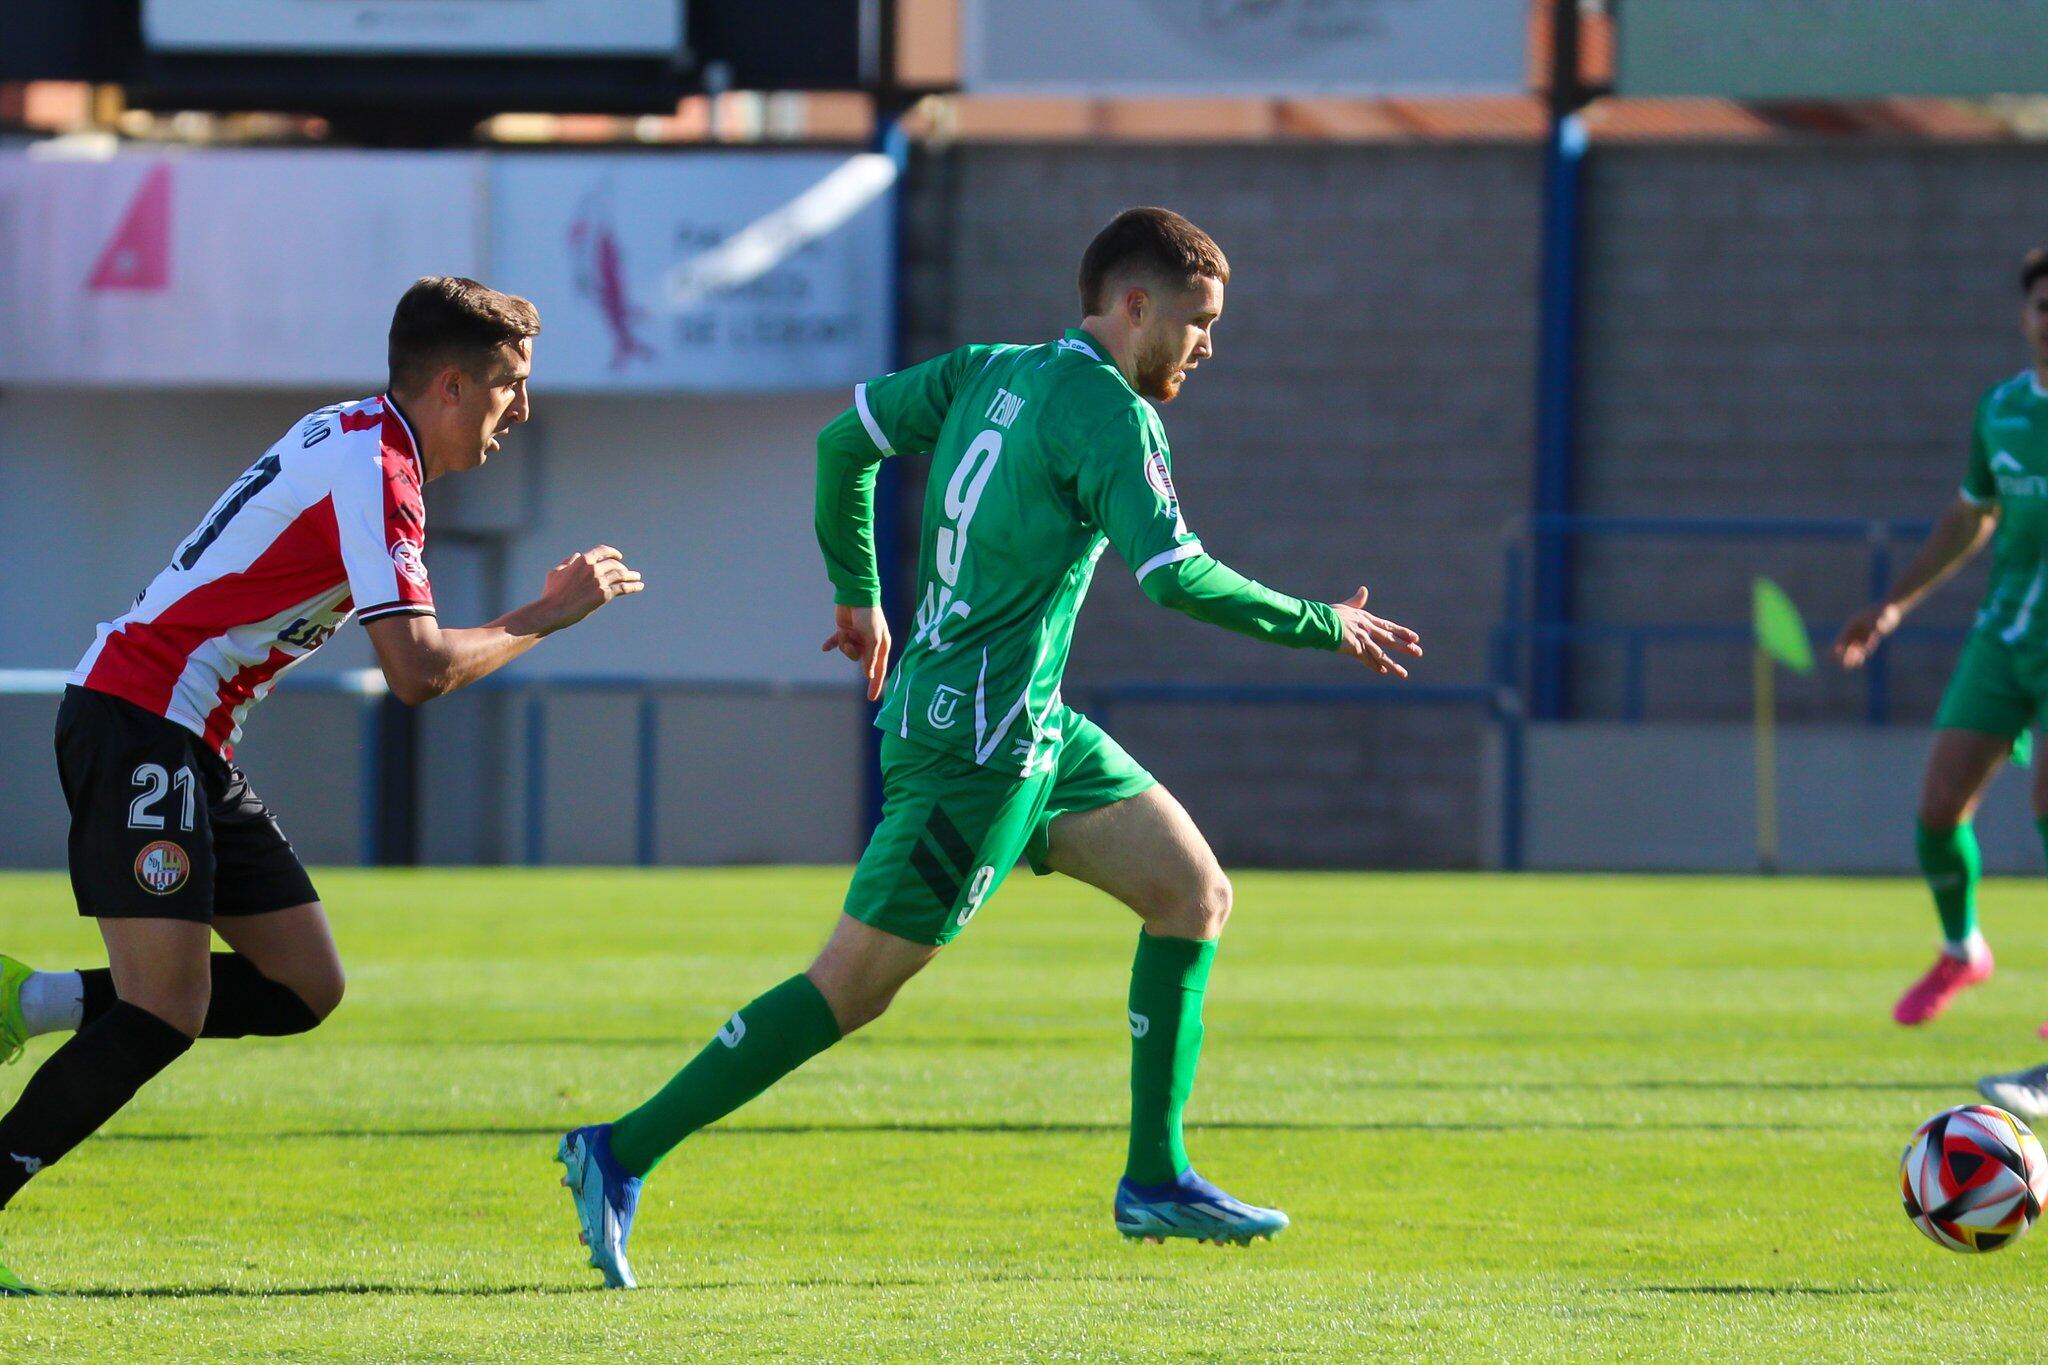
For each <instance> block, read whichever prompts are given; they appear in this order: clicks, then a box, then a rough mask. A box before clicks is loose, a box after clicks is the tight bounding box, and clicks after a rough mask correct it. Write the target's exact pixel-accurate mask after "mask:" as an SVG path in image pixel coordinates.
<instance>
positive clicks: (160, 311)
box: [0, 149, 895, 392]
mask: <svg viewBox="0 0 2048 1365" xmlns="http://www.w3.org/2000/svg"><path fill="white" fill-rule="evenodd" d="M894 180H895V168H894V165H893V163H891V162H890V161H889V160H888V159H887V158H885V157H880V156H871V155H869V156H853V157H848V156H844V155H835V154H814V153H800V154H790V155H786V156H785V155H777V154H772V153H768V154H761V153H733V154H721V153H711V154H701V155H698V154H693V155H685V156H649V155H635V154H614V153H596V154H591V155H577V154H567V153H564V154H556V153H536V154H532V155H486V154H478V153H449V152H443V153H393V152H341V151H328V150H324V149H323V150H319V151H262V152H219V151H194V152H187V153H181V154H180V153H150V154H144V153H135V154H128V153H123V154H121V155H118V156H114V157H112V158H105V159H91V160H79V159H73V160H59V159H49V158H46V157H39V156H30V155H25V154H15V155H11V156H0V383H26V384H87V385H128V386H138V385H139V386H150V385H165V386H187V387H198V386H210V387H231V388H266V387H281V386H328V385H342V386H369V387H374V386H375V385H377V384H378V383H380V382H381V381H382V379H383V375H384V347H385V335H386V332H387V330H388V328H389V326H390V321H391V308H392V305H393V304H394V303H396V302H397V300H398V296H399V295H400V294H401V293H403V292H404V290H405V288H406V286H407V285H409V284H411V283H412V281H413V280H414V279H416V278H418V277H419V276H421V275H469V276H473V277H475V278H478V279H481V280H483V281H485V282H486V283H488V284H490V285H492V286H493V287H495V288H499V289H504V290H507V291H509V292H512V293H518V294H524V295H526V296H527V297H529V298H531V299H532V300H533V301H534V302H535V303H536V304H538V305H539V306H540V309H541V321H542V329H543V330H542V336H541V339H540V343H539V344H540V346H541V347H542V348H543V355H544V360H543V363H542V372H543V375H544V377H545V381H546V386H547V387H548V388H550V389H556V390H565V391H582V392H610V391H620V390H624V391H636V392H672V391H680V390H707V391H727V392H733V391H744V392H771V391H778V390H789V389H806V388H812V389H815V388H836V387H839V386H841V385H848V384H852V383H855V382H857V381H859V380H862V379H866V378H868V377H870V376H872V375H876V374H879V373H881V372H882V371H884V370H886V369H888V368H889V365H890V361H891V359H892V347H891V342H892V337H891V335H890V328H891V323H890V317H891V312H890V306H889V305H890V299H889V289H890V281H889V276H890V271H889V268H888V266H889V261H890V259H891V251H892V236H891V227H890V222H889V215H890V212H891V206H890V199H889V195H888V191H889V189H890V187H891V186H892V185H893V183H894Z"/></svg>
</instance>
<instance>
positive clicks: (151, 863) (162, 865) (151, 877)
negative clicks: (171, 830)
mask: <svg viewBox="0 0 2048 1365" xmlns="http://www.w3.org/2000/svg"><path fill="white" fill-rule="evenodd" d="M191 877H192V859H191V857H190V856H189V855H188V854H187V853H186V852H185V850H184V849H182V848H179V847H178V846H177V845H176V844H174V843H172V842H171V841H170V840H168V839H159V840H157V841H156V842H155V843H153V844H151V845H149V846H148V847H147V848H144V849H143V850H142V852H140V853H138V854H136V855H135V882H136V885H138V886H140V887H141V888H142V889H143V890H144V891H147V892H149V894H150V895H152V896H168V895H170V894H171V893H172V892H173V891H176V890H177V889H178V888H180V887H182V886H183V885H184V884H185V883H186V882H187V881H189V880H190V879H191Z"/></svg>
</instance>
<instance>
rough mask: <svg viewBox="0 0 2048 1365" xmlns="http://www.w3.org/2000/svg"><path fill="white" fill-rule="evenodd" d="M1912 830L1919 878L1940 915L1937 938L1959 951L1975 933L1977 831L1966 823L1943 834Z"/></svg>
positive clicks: (1978, 871) (1978, 862)
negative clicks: (1929, 893)
mask: <svg viewBox="0 0 2048 1365" xmlns="http://www.w3.org/2000/svg"><path fill="white" fill-rule="evenodd" d="M1913 829H1914V836H1915V837H1914V841H1913V844H1914V850H1915V852H1917V853H1918V854H1919V856H1920V874H1921V875H1922V876H1924V877H1925V878H1926V879H1927V889H1928V890H1930V891H1932V892H1933V893H1934V908H1935V909H1936V910H1937V911H1939V912H1940V914H1941V936H1942V937H1943V938H1944V939H1947V940H1948V942H1949V945H1950V946H1951V947H1961V946H1962V945H1964V944H1966V943H1968V942H1969V941H1970V937H1971V935H1973V934H1975V933H1976V932H1977V879H1978V877H1979V875H1980V874H1981V872H1982V870H1983V858H1982V857H1981V855H1980V854H1979V853H1978V851H1977V831H1976V830H1975V829H1974V828H1973V827H1972V826H1971V825H1970V823H1969V822H1968V821H1967V820H1966V821H1964V822H1963V823H1962V824H1960V825H1957V826H1956V827H1955V828H1954V829H1952V830H1949V831H1947V832H1945V833H1944V832H1939V831H1936V830H1931V829H1929V828H1927V826H1926V825H1923V824H1918V823H1916V824H1915V825H1914V827H1913ZM2044 837H2048V836H2044Z"/></svg>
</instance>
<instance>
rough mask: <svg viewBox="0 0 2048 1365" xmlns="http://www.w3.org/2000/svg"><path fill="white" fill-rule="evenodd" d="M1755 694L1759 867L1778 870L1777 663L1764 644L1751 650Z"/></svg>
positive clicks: (1773, 870)
mask: <svg viewBox="0 0 2048 1365" xmlns="http://www.w3.org/2000/svg"><path fill="white" fill-rule="evenodd" d="M1750 660H1751V663H1750V677H1751V680H1752V681H1753V683H1754V687H1753V688H1752V689H1751V690H1752V691H1753V692H1754V693H1755V697H1756V722H1755V733H1756V870H1757V871H1759V872H1761V873H1763V874H1764V875H1766V876H1769V875H1771V874H1773V873H1775V872H1776V871H1777V870H1778V699H1777V685H1776V684H1777V664H1776V662H1775V661H1773V660H1772V658H1771V656H1770V655H1769V654H1768V653H1766V652H1765V651H1764V647H1763V646H1762V645H1760V644H1759V645H1757V646H1756V647H1755V648H1753V649H1751V650H1750Z"/></svg>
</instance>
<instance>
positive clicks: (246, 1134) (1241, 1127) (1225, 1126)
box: [93, 1119, 1860, 1142]
mask: <svg viewBox="0 0 2048 1365" xmlns="http://www.w3.org/2000/svg"><path fill="white" fill-rule="evenodd" d="M1187 1127H1188V1131H1190V1132H1203V1133H1783V1132H1794V1133H1837V1132H1844V1131H1849V1130H1853V1129H1857V1128H1859V1127H1860V1125H1858V1124H1854V1123H1786V1122H1784V1121H1782V1120H1777V1119H1770V1120H1760V1121H1758V1122H1755V1123H1720V1122H1703V1123H1607V1122H1585V1123H1578V1122H1567V1121H1559V1120H1547V1119H1532V1120H1529V1121H1527V1122H1505V1121H1489V1120H1474V1121H1471V1122H1462V1121H1459V1120H1455V1119H1415V1120H1407V1119H1385V1120H1367V1121H1364V1122H1360V1123H1320V1122H1299V1123H1297V1122H1291V1121H1288V1120H1284V1119H1276V1120H1271V1121H1247V1122H1232V1121H1228V1120H1226V1121H1223V1122H1218V1123H1191V1124H1189V1125H1187ZM565 1131H566V1129H565V1128H564V1127H563V1126H562V1125H561V1124H531V1125H515V1126H503V1127H496V1128H306V1129H295V1130H291V1131H284V1132H253V1131H250V1130H247V1129H244V1130H241V1131H237V1132H232V1133H99V1134H96V1135H95V1136H94V1138H93V1141H96V1142H234V1141H258V1142H273V1141H277V1140H279V1139H309V1138H393V1139H409V1140H420V1141H432V1140H439V1139H446V1138H538V1137H560V1136H561V1135H562V1134H563V1132H565ZM1129 1131H1130V1128H1129V1125H1128V1124H1124V1123H983V1122H976V1121H972V1120H964V1121H959V1122H946V1121H941V1122H932V1123H914V1122H913V1123H830V1122H827V1123H779V1124H769V1123H761V1124H736V1125H731V1126H727V1127H720V1128H706V1129H704V1130H703V1131H702V1132H700V1133H697V1134H695V1135H694V1136H695V1137H698V1138H705V1137H714V1138H715V1137H732V1138H737V1137H809V1136H813V1135H816V1134H820V1133H851V1134H859V1133H873V1134H891V1133H907V1134H918V1135H921V1134H931V1135H968V1136H973V1135H987V1136H995V1137H1000V1136H1004V1135H1009V1134H1021V1135H1026V1136H1029V1135H1033V1134H1046V1135H1055V1136H1089V1135H1094V1134H1123V1133H1128V1132H1129Z"/></svg>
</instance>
